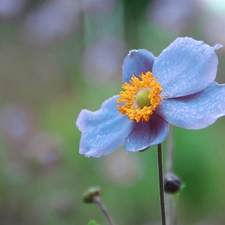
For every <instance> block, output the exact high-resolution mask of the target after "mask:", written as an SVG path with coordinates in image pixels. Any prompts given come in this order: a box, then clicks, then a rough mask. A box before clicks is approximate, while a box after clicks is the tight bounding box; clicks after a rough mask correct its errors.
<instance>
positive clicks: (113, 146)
mask: <svg viewBox="0 0 225 225" xmlns="http://www.w3.org/2000/svg"><path fill="white" fill-rule="evenodd" d="M221 47H222V45H220V44H216V45H215V46H213V47H211V46H209V45H207V44H205V43H204V42H203V41H196V40H194V39H192V38H189V37H184V38H177V39H176V40H175V41H174V42H173V43H171V44H170V45H169V46H168V47H167V48H166V49H164V50H163V51H162V53H161V54H160V55H159V56H158V57H155V56H154V55H153V54H152V53H151V52H149V51H147V50H145V49H140V50H131V51H130V52H129V54H128V55H127V56H126V58H125V60H124V63H123V73H122V77H123V81H124V84H123V85H122V88H123V89H124V90H123V91H121V92H120V94H119V95H116V96H113V97H112V98H110V99H108V100H106V101H105V102H103V104H102V106H101V108H100V109H99V110H98V111H96V112H91V111H88V110H85V109H84V110H82V111H81V112H80V114H79V116H78V118H77V122H76V125H77V127H78V129H79V130H80V131H81V132H82V136H81V141H80V150H79V152H80V153H81V154H83V155H85V156H86V157H89V156H92V157H101V156H103V155H106V154H110V153H111V152H113V151H115V150H117V149H118V148H119V147H121V146H122V145H125V147H126V151H127V152H136V151H143V150H146V149H148V148H149V147H150V146H152V145H156V144H160V143H162V141H163V140H164V139H165V138H166V135H167V133H168V130H169V124H172V125H174V126H178V127H182V128H185V129H193V130H197V129H202V128H205V127H207V126H209V125H211V124H212V123H214V122H215V121H216V120H217V119H218V118H219V117H221V116H224V115H225V84H218V83H216V82H215V81H214V80H215V78H216V74H217V66H218V58H217V55H216V53H215V50H217V49H219V48H221Z"/></svg>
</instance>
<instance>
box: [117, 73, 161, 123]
mask: <svg viewBox="0 0 225 225" xmlns="http://www.w3.org/2000/svg"><path fill="white" fill-rule="evenodd" d="M139 77H140V78H138V77H135V76H134V75H133V76H132V78H131V80H130V83H125V84H123V85H122V88H123V89H124V91H121V92H120V98H119V99H117V104H118V110H119V111H120V112H121V113H122V114H127V115H128V118H129V119H130V120H135V121H136V122H140V121H142V122H144V121H149V120H150V117H151V115H152V114H153V112H154V110H156V108H157V107H158V105H159V103H160V102H161V101H162V96H160V93H161V92H162V90H163V89H162V87H161V86H160V83H159V82H157V78H155V77H152V73H151V72H146V73H142V74H140V75H139Z"/></svg>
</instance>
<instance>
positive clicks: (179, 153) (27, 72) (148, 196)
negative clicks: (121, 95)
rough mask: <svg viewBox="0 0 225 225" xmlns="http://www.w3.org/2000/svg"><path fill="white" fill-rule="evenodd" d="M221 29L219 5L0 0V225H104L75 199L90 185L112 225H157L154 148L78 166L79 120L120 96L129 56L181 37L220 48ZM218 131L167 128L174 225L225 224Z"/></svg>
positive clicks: (224, 169) (212, 0)
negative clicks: (176, 181)
mask: <svg viewBox="0 0 225 225" xmlns="http://www.w3.org/2000/svg"><path fill="white" fill-rule="evenodd" d="M224 27H225V3H224V1H223V0H196V1H194V0H139V1H134V0H0V132H1V133H0V148H1V149H0V224H1V225H15V224H16V225H30V224H32V225H36V224H37V225H40V224H43V225H51V224H52V225H59V224H60V225H67V224H68V225H69V224H75V225H86V224H88V222H89V220H91V219H95V220H96V221H97V222H98V223H99V224H102V225H103V224H106V221H105V218H104V217H103V215H102V214H101V212H100V211H99V210H98V209H97V207H96V205H86V204H84V203H83V202H82V193H83V191H84V190H85V189H86V188H88V187H89V186H95V185H99V186H101V188H102V191H103V194H102V199H103V201H104V202H105V204H106V205H107V207H108V209H109V211H110V212H111V214H112V215H113V218H114V220H115V221H117V223H118V225H119V224H121V225H122V224H129V225H156V224H160V222H159V221H160V220H159V219H160V215H159V197H158V183H157V164H156V163H157V160H156V149H155V147H152V148H151V149H150V150H148V151H146V152H143V153H129V154H126V153H125V151H124V149H123V148H121V149H119V150H118V151H116V152H114V153H113V154H111V155H108V156H104V157H102V158H100V159H93V158H85V157H84V156H82V155H79V153H78V150H79V139H80V132H79V131H78V129H77V128H76V126H75V121H76V118H77V116H78V114H79V111H80V110H81V109H82V108H88V109H90V110H97V109H98V108H99V107H100V105H101V103H102V102H103V101H104V100H105V99H107V98H109V97H110V96H112V95H114V94H117V93H118V92H119V91H120V89H121V83H122V82H121V81H122V79H121V67H122V64H123V59H124V57H125V56H126V55H127V53H128V51H129V50H130V49H133V48H146V49H148V50H150V51H151V52H153V54H154V55H156V56H157V55H159V54H160V52H161V51H162V50H163V49H164V48H166V47H167V46H168V45H169V44H170V43H171V42H172V41H173V40H174V39H175V38H176V37H177V36H192V37H193V38H195V39H198V40H204V41H205V42H206V43H208V44H210V45H214V44H216V43H222V44H224V45H225V29H224ZM217 53H218V57H219V61H220V63H219V68H218V76H217V81H218V82H219V83H224V82H225V64H224V60H225V48H223V49H220V50H218V51H217ZM224 126H225V119H224V118H220V119H219V120H218V121H217V122H216V123H215V124H214V125H212V126H210V127H208V128H206V129H203V130H199V131H189V130H184V129H179V128H175V130H174V142H175V143H174V144H175V152H174V171H175V172H176V173H177V174H178V175H179V176H180V177H181V179H182V180H183V182H184V183H185V184H186V187H185V188H184V190H183V191H182V192H181V194H180V198H179V221H180V222H179V224H182V225H192V224H195V225H212V224H213V225H221V224H225V215H224V211H225V192H224V190H225V179H224V177H225V163H224V162H225V149H224V146H225V138H224V131H225V129H224ZM164 150H165V151H166V149H164Z"/></svg>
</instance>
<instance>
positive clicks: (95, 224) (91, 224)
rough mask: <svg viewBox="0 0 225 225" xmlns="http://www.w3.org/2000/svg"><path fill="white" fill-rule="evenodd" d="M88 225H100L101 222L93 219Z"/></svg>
mask: <svg viewBox="0 0 225 225" xmlns="http://www.w3.org/2000/svg"><path fill="white" fill-rule="evenodd" d="M88 225H99V224H97V223H96V222H95V221H94V220H91V221H90V222H89V223H88Z"/></svg>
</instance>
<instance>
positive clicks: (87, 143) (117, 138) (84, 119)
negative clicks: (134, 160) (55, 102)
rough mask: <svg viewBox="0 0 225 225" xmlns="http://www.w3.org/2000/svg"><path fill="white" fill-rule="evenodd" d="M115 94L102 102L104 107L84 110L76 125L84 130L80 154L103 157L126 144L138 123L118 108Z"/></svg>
mask: <svg viewBox="0 0 225 225" xmlns="http://www.w3.org/2000/svg"><path fill="white" fill-rule="evenodd" d="M117 98H118V96H114V97H112V98H110V99H108V100H107V101H105V102H104V103H103V104H102V107H101V108H100V109H99V110H98V111H96V112H91V111H88V110H82V111H81V112H80V114H79V116H78V119H77V122H76V125H77V127H78V128H79V130H80V131H81V132H82V136H81V141H80V151H79V152H80V154H83V155H85V156H86V157H89V156H92V157H101V156H103V155H106V154H109V153H111V152H113V151H115V150H117V149H118V148H119V147H120V146H121V145H123V144H124V142H125V138H126V137H127V136H128V135H129V134H130V133H131V132H132V130H133V128H134V126H135V125H136V123H135V122H134V121H131V120H128V118H127V115H121V114H120V112H119V111H118V110H117V104H116V99H117Z"/></svg>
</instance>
